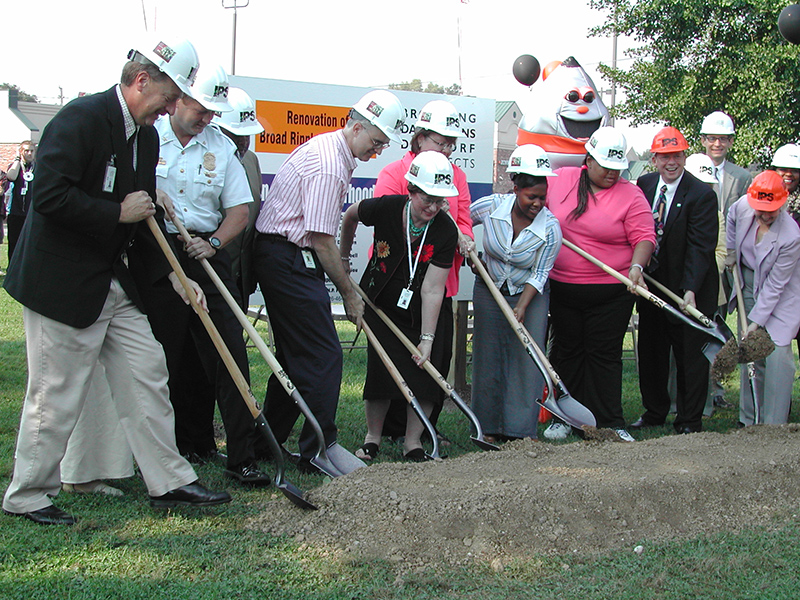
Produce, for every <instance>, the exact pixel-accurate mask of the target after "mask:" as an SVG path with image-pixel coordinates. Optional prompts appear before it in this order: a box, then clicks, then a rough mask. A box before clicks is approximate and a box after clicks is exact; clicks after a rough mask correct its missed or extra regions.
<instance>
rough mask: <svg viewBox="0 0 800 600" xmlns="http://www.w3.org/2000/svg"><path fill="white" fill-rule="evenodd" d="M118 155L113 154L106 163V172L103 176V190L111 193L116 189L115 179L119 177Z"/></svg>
mask: <svg viewBox="0 0 800 600" xmlns="http://www.w3.org/2000/svg"><path fill="white" fill-rule="evenodd" d="M116 162H117V155H116V154H112V155H111V158H110V159H109V161H108V162H107V163H106V174H105V176H104V177H103V191H104V192H106V193H111V192H113V191H114V181H115V180H116V179H117V165H116Z"/></svg>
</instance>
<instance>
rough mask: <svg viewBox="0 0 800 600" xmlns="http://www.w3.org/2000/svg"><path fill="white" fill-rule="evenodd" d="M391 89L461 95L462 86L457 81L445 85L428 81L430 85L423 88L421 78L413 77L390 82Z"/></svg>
mask: <svg viewBox="0 0 800 600" xmlns="http://www.w3.org/2000/svg"><path fill="white" fill-rule="evenodd" d="M389 89H390V90H405V91H407V92H425V93H426V94H446V95H448V96H460V95H461V86H460V85H458V84H457V83H454V84H453V85H449V86H447V87H444V86H443V85H438V84H436V83H431V82H428V85H426V86H425V87H424V88H423V87H422V80H421V79H412V80H411V81H404V82H402V83H390V84H389Z"/></svg>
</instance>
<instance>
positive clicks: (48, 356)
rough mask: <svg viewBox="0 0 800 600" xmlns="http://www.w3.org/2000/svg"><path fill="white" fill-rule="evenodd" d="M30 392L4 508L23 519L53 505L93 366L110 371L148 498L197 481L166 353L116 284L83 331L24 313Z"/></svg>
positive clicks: (116, 402) (113, 395)
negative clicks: (181, 444)
mask: <svg viewBox="0 0 800 600" xmlns="http://www.w3.org/2000/svg"><path fill="white" fill-rule="evenodd" d="M24 319H25V336H26V340H27V353H28V390H27V393H26V396H25V403H24V405H23V408H22V419H21V421H20V428H19V436H18V438H17V450H16V454H15V463H14V475H13V479H12V481H11V484H10V485H9V487H8V490H6V494H5V497H4V499H3V508H4V509H5V510H6V511H9V512H14V513H25V512H31V511H35V510H39V509H41V508H45V507H47V506H49V505H50V504H51V501H50V497H54V496H56V495H58V492H59V490H60V489H61V473H60V468H59V464H60V463H61V459H62V458H63V456H64V452H65V450H66V447H67V441H68V440H69V437H70V434H71V433H72V431H73V429H74V428H75V424H76V423H77V421H78V417H79V416H80V414H81V411H82V409H83V406H84V403H85V400H86V395H87V394H88V392H89V387H90V384H91V381H92V373H93V371H94V369H95V365H96V364H97V363H98V362H100V363H102V365H103V366H104V367H105V371H106V376H107V378H108V383H109V385H110V388H111V400H112V401H113V402H114V406H115V408H116V412H117V414H118V415H119V418H120V423H121V424H122V428H123V431H124V432H125V437H126V438H127V440H128V444H129V445H130V447H131V450H132V451H133V455H134V458H135V459H136V462H137V463H138V464H139V468H140V470H141V472H142V477H143V478H144V481H145V484H146V485H147V490H148V493H149V494H150V495H151V496H160V495H162V494H165V493H167V492H168V491H170V490H173V489H175V488H178V487H180V486H182V485H186V484H188V483H191V482H193V481H195V480H196V479H197V475H196V474H195V472H194V470H193V469H192V467H191V465H189V463H188V462H187V461H186V460H185V459H184V458H183V457H181V455H180V454H179V453H178V450H177V448H176V446H175V424H174V416H173V412H172V406H171V404H170V402H169V391H168V389H167V367H166V362H165V360H164V352H163V350H162V349H161V346H160V345H159V344H158V342H156V340H155V338H154V337H153V334H152V331H151V330H150V324H149V322H148V320H147V317H146V316H145V315H144V314H143V313H142V312H141V311H140V310H139V309H138V308H137V307H136V306H135V305H134V304H133V302H131V301H130V299H129V298H128V296H127V295H126V294H125V292H124V291H123V290H122V287H121V286H120V285H119V282H118V281H117V280H116V279H114V280H112V283H111V287H110V290H109V293H108V297H107V298H106V302H105V305H104V307H103V310H102V312H101V314H100V316H99V317H98V319H97V321H96V322H95V323H94V324H92V325H91V326H90V327H87V328H86V329H78V328H75V327H70V326H69V325H64V324H63V323H59V322H58V321H54V320H52V319H48V318H47V317H44V316H42V315H40V314H38V313H35V312H33V311H32V310H29V309H27V308H26V309H25V310H24Z"/></svg>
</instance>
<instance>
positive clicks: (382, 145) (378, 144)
mask: <svg viewBox="0 0 800 600" xmlns="http://www.w3.org/2000/svg"><path fill="white" fill-rule="evenodd" d="M364 133H366V134H367V137H368V138H369V140H370V141H371V142H372V149H373V150H386V148H388V147H389V143H390V142H382V141H381V140H376V139H375V138H374V137H372V134H370V132H369V131H367V128H366V127H364Z"/></svg>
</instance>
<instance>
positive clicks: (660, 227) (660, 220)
mask: <svg viewBox="0 0 800 600" xmlns="http://www.w3.org/2000/svg"><path fill="white" fill-rule="evenodd" d="M658 192H659V193H658V198H657V199H656V205H655V207H654V208H653V220H654V221H655V223H656V248H655V250H654V251H653V254H658V248H659V246H660V245H661V237H662V236H663V235H664V221H666V214H665V213H666V210H667V186H666V185H662V186H661V189H660V190H658Z"/></svg>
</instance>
